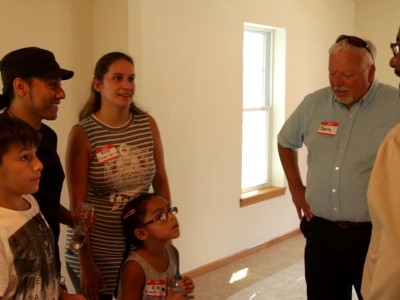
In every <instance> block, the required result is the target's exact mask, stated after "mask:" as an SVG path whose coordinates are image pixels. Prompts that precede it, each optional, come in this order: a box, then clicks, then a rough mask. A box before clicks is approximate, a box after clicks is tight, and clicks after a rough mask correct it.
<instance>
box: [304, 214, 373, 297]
mask: <svg viewBox="0 0 400 300" xmlns="http://www.w3.org/2000/svg"><path fill="white" fill-rule="evenodd" d="M300 229H301V231H302V233H303V235H304V237H305V238H306V248H305V253H304V261H305V277H306V283H307V299H308V300H322V299H324V300H350V299H351V296H352V286H354V289H355V291H356V293H357V296H358V299H362V296H361V279H362V273H363V268H364V261H365V257H366V255H367V251H368V245H369V241H370V239H371V229H372V226H371V224H370V223H368V224H364V225H363V226H357V227H348V228H342V227H340V226H338V225H337V224H336V223H334V222H332V221H328V220H325V219H322V218H318V217H314V218H312V219H311V220H310V221H307V220H305V219H304V218H303V220H302V221H301V223H300Z"/></svg>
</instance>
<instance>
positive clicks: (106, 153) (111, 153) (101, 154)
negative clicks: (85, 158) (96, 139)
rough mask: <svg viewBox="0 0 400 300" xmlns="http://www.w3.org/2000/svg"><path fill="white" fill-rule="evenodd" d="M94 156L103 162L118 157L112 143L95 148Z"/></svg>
mask: <svg viewBox="0 0 400 300" xmlns="http://www.w3.org/2000/svg"><path fill="white" fill-rule="evenodd" d="M96 156H97V159H98V160H99V162H100V163H101V164H104V163H105V162H107V161H109V160H112V159H116V158H117V157H118V151H117V149H116V148H115V147H114V145H107V146H104V147H101V148H99V149H97V150H96Z"/></svg>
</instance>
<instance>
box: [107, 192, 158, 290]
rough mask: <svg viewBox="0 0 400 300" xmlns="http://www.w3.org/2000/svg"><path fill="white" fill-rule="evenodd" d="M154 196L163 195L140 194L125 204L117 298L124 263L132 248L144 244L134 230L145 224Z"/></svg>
mask: <svg viewBox="0 0 400 300" xmlns="http://www.w3.org/2000/svg"><path fill="white" fill-rule="evenodd" d="M154 197H162V196H161V195H159V194H156V193H143V194H140V195H139V196H138V197H136V198H135V199H133V200H131V201H129V202H128V203H127V204H126V205H125V208H124V210H123V211H122V216H121V223H122V230H123V233H124V237H125V250H124V254H123V255H122V264H121V267H120V270H119V273H118V279H117V286H116V288H115V290H114V296H115V297H116V298H117V296H118V285H119V278H120V275H121V270H122V266H123V265H124V263H125V261H126V259H127V258H128V256H129V254H130V252H131V250H132V249H136V248H138V247H140V246H141V245H142V244H143V242H142V241H141V240H139V239H138V238H137V237H136V236H135V234H134V230H135V229H136V228H138V227H140V225H142V224H143V219H144V217H145V216H146V213H147V203H148V202H149V201H150V200H151V199H152V198H154ZM162 198H164V197H162Z"/></svg>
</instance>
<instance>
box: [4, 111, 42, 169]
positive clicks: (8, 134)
mask: <svg viewBox="0 0 400 300" xmlns="http://www.w3.org/2000/svg"><path fill="white" fill-rule="evenodd" d="M39 142H40V139H39V135H38V133H37V132H36V131H35V130H34V129H33V128H32V127H31V126H30V125H29V124H28V123H26V122H25V121H23V120H21V119H18V118H13V117H10V116H8V115H7V114H6V113H2V114H0V164H1V163H2V162H3V155H4V154H5V153H7V151H8V147H9V145H10V144H12V143H21V144H22V145H24V146H29V147H38V146H39Z"/></svg>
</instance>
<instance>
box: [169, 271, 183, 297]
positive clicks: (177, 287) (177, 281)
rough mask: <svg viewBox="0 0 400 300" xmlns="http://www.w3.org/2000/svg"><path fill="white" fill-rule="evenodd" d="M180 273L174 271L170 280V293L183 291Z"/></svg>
mask: <svg viewBox="0 0 400 300" xmlns="http://www.w3.org/2000/svg"><path fill="white" fill-rule="evenodd" d="M181 280H182V275H181V274H179V273H176V274H175V275H174V278H172V280H171V286H170V287H171V289H172V294H174V295H175V294H178V293H181V292H183V291H184V288H183V286H182V282H181Z"/></svg>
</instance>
